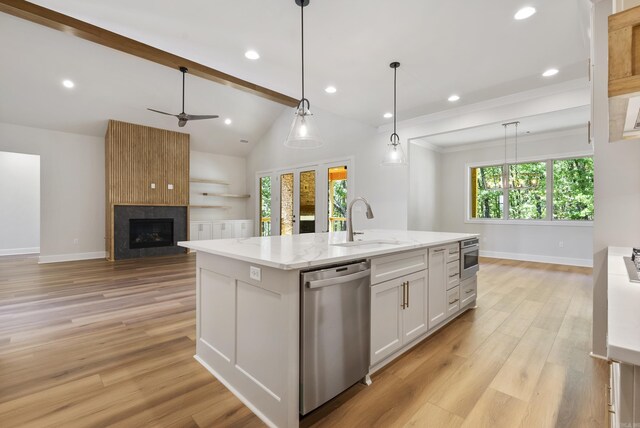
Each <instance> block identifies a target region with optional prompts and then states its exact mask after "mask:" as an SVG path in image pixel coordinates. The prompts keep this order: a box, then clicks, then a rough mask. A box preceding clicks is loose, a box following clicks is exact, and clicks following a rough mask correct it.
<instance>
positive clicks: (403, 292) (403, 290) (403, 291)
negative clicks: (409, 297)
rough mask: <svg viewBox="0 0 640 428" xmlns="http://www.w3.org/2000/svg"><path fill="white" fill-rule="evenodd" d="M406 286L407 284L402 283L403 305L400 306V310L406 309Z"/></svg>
mask: <svg viewBox="0 0 640 428" xmlns="http://www.w3.org/2000/svg"><path fill="white" fill-rule="evenodd" d="M404 284H405V283H404V282H403V283H402V303H401V304H400V308H402V309H404V302H405V296H406V293H405V289H404Z"/></svg>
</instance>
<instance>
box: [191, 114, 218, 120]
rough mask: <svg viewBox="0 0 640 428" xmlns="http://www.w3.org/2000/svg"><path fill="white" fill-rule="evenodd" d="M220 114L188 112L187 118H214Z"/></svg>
mask: <svg viewBox="0 0 640 428" xmlns="http://www.w3.org/2000/svg"><path fill="white" fill-rule="evenodd" d="M218 117H220V116H218V115H217V114H188V115H187V119H188V120H202V119H216V118H218Z"/></svg>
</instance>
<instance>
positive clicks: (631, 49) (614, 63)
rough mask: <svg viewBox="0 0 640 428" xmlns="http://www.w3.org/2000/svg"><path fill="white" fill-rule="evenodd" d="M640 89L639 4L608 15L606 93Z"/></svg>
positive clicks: (624, 92)
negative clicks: (607, 77)
mask: <svg viewBox="0 0 640 428" xmlns="http://www.w3.org/2000/svg"><path fill="white" fill-rule="evenodd" d="M634 92H640V6H637V7H634V8H631V9H628V10H625V11H623V12H620V13H616V14H613V15H611V16H609V96H610V97H614V96H619V95H625V94H631V93H634Z"/></svg>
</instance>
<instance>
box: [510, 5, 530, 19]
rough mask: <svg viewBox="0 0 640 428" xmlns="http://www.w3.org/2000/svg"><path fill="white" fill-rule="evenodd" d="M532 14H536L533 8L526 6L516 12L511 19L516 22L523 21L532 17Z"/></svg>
mask: <svg viewBox="0 0 640 428" xmlns="http://www.w3.org/2000/svg"><path fill="white" fill-rule="evenodd" d="M534 13H536V8H535V7H531V6H526V7H523V8H522V9H520V10H519V11H517V12H516V14H515V15H513V17H514V18H515V19H517V20H518V21H521V20H523V19H527V18H530V17H532V16H533V14H534Z"/></svg>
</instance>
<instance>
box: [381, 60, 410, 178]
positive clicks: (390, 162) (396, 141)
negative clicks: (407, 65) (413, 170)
mask: <svg viewBox="0 0 640 428" xmlns="http://www.w3.org/2000/svg"><path fill="white" fill-rule="evenodd" d="M389 67H391V68H393V134H391V137H390V138H389V144H387V150H386V152H385V154H384V158H383V159H382V165H384V166H402V165H406V163H407V159H406V158H405V156H404V150H402V144H400V137H399V136H398V134H397V133H396V94H397V84H396V75H397V73H398V67H400V63H399V62H397V61H394V62H392V63H391V64H389Z"/></svg>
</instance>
